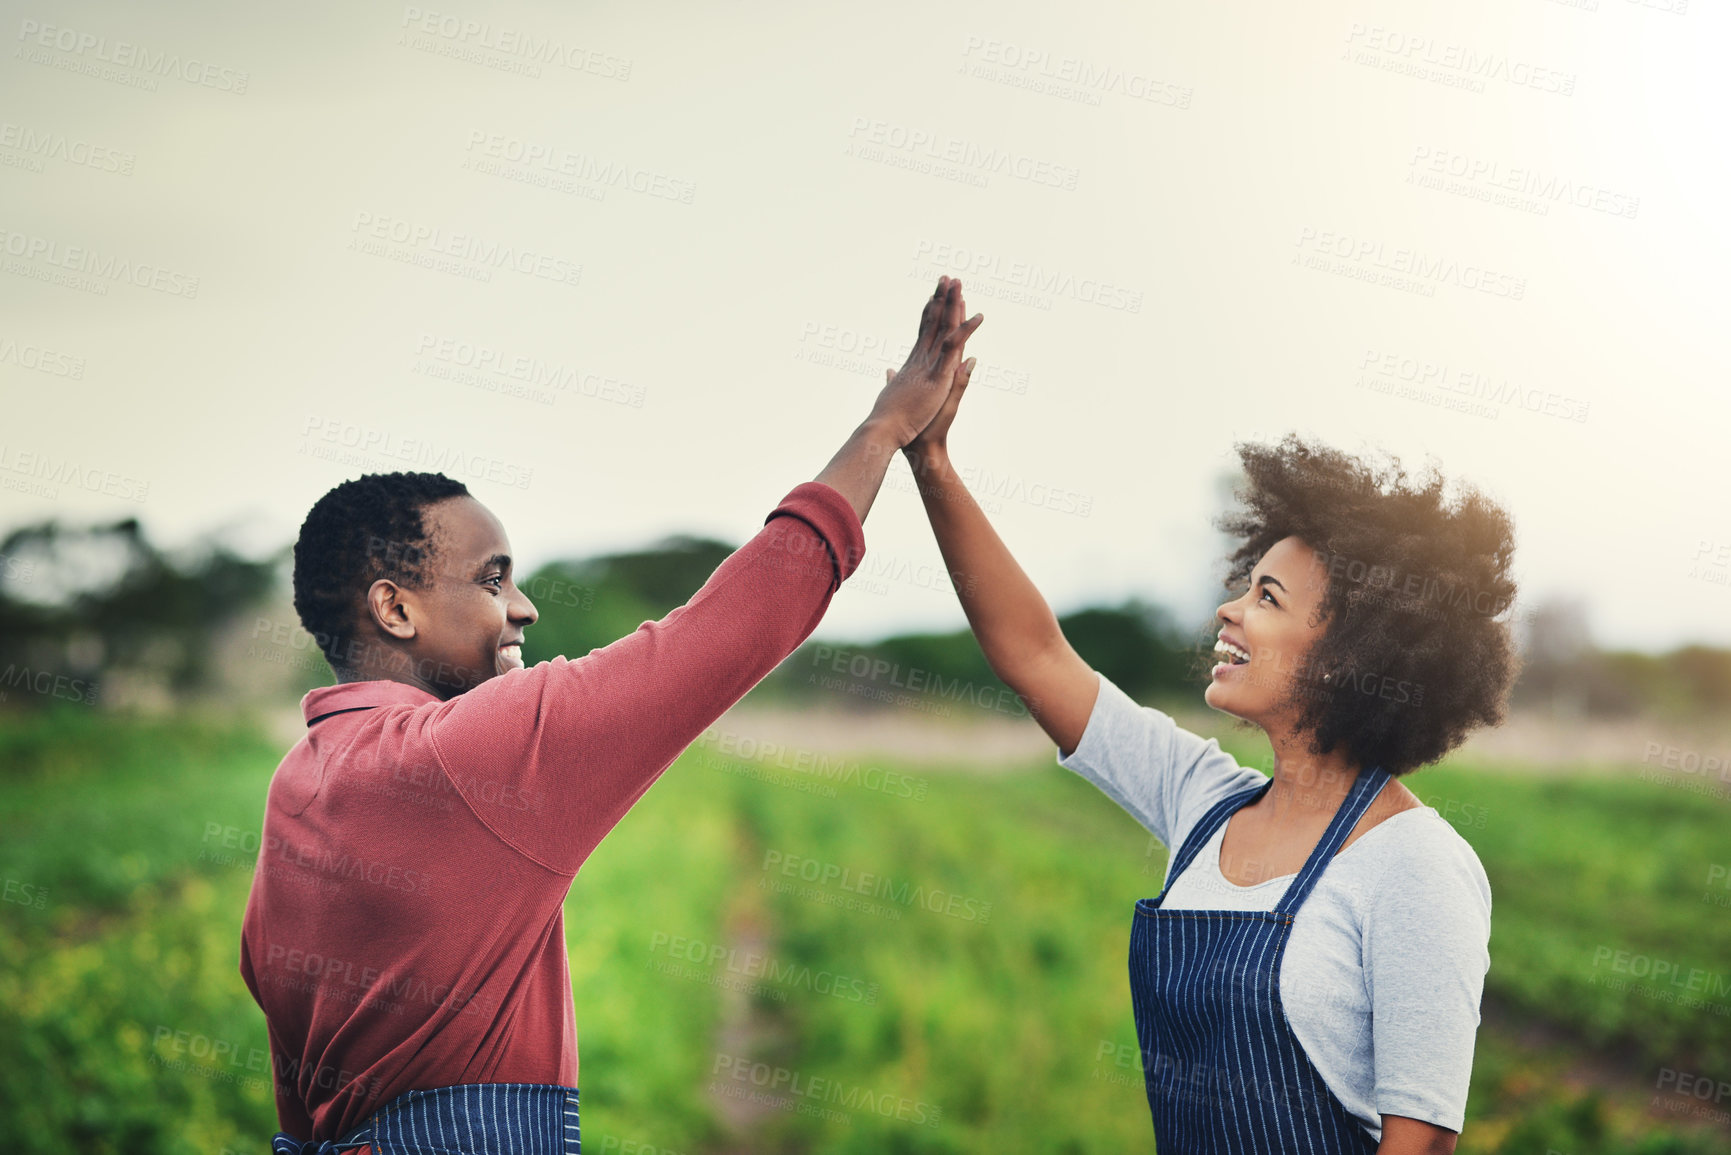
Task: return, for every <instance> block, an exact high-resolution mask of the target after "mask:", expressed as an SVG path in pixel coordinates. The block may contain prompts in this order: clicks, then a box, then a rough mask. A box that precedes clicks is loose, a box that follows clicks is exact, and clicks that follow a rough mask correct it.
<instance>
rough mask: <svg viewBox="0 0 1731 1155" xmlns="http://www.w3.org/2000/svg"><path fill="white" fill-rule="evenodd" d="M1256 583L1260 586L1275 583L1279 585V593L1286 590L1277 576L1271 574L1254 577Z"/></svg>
mask: <svg viewBox="0 0 1731 1155" xmlns="http://www.w3.org/2000/svg"><path fill="white" fill-rule="evenodd" d="M1256 584H1257V585H1259V586H1261V585H1277V586H1280V592H1281V593H1285V592H1286V586H1285V585H1284V584H1282V583H1281V580H1280V579H1279V578H1277V577H1274V576H1273V575H1271V574H1263V575H1262V576H1261V577H1259V578H1257V579H1256Z"/></svg>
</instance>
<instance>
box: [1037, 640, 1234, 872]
mask: <svg viewBox="0 0 1731 1155" xmlns="http://www.w3.org/2000/svg"><path fill="white" fill-rule="evenodd" d="M1095 673H1096V676H1098V677H1099V679H1100V695H1099V697H1098V698H1096V699H1095V701H1094V710H1093V712H1092V713H1091V714H1089V715H1088V725H1087V727H1086V728H1085V729H1084V730H1083V731H1082V740H1081V741H1080V742H1078V743H1077V744H1076V748H1075V749H1074V750H1072V751H1070V755H1069V757H1065V756H1064V755H1063V754H1059V755H1058V765H1060V766H1062V767H1064V768H1065V769H1066V770H1073V771H1075V772H1076V773H1077V774H1080V775H1081V776H1082V777H1084V778H1086V779H1087V780H1088V781H1090V782H1092V783H1093V784H1094V785H1096V786H1098V787H1099V788H1100V790H1101V792H1102V793H1104V794H1105V795H1106V797H1108V798H1110V799H1111V800H1112V801H1114V802H1116V803H1117V804H1118V805H1120V806H1122V807H1123V808H1124V809H1125V810H1126V811H1128V812H1129V814H1130V816H1131V817H1132V818H1134V819H1135V820H1136V821H1137V822H1140V823H1141V824H1142V826H1143V827H1144V828H1145V829H1146V830H1147V831H1148V832H1149V833H1150V834H1152V835H1153V836H1154V837H1155V838H1157V839H1159V840H1160V842H1161V843H1162V844H1163V845H1165V846H1167V847H1169V848H1170V847H1172V846H1173V845H1174V844H1175V840H1177V839H1181V838H1182V837H1183V836H1184V834H1185V833H1186V832H1187V831H1188V830H1189V829H1190V827H1191V826H1192V825H1193V824H1194V823H1195V821H1196V820H1197V819H1198V818H1200V817H1201V816H1202V815H1203V814H1204V813H1206V812H1207V810H1208V808H1209V807H1210V806H1212V805H1214V803H1216V802H1218V801H1219V800H1220V799H1222V798H1224V797H1226V796H1227V795H1229V794H1232V793H1235V792H1236V791H1239V790H1243V789H1246V788H1248V787H1250V786H1255V785H1259V784H1260V783H1261V782H1262V781H1263V780H1264V778H1263V775H1261V774H1260V773H1258V772H1257V771H1255V770H1253V769H1249V768H1246V767H1243V766H1240V765H1239V764H1238V761H1237V760H1236V759H1235V758H1233V757H1232V755H1230V754H1228V753H1227V752H1226V751H1224V750H1222V749H1221V748H1220V743H1219V742H1217V741H1215V740H1214V739H1213V738H1203V737H1201V736H1200V735H1198V734H1194V733H1192V732H1191V731H1189V730H1186V729H1184V727H1182V726H1180V725H1178V723H1177V722H1176V721H1174V720H1173V718H1172V716H1171V715H1170V714H1167V713H1166V712H1164V711H1162V710H1158V709H1155V708H1154V707H1153V706H1142V705H1138V704H1137V703H1136V700H1135V699H1133V698H1131V697H1130V695H1128V694H1126V693H1125V692H1124V691H1123V690H1121V689H1119V688H1118V686H1117V685H1116V684H1114V683H1113V682H1112V680H1111V679H1110V678H1108V677H1106V675H1104V674H1101V673H1099V671H1095Z"/></svg>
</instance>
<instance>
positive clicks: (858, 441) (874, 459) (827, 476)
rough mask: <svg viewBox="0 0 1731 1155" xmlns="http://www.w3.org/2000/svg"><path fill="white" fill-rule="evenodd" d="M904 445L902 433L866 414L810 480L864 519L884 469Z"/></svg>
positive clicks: (882, 478) (878, 486) (881, 481)
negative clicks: (846, 503)
mask: <svg viewBox="0 0 1731 1155" xmlns="http://www.w3.org/2000/svg"><path fill="white" fill-rule="evenodd" d="M904 444H906V440H905V439H904V437H903V435H902V434H901V433H899V432H898V431H896V430H895V429H893V428H892V427H891V426H890V423H888V422H886V421H882V420H879V419H877V418H872V417H868V418H866V420H865V421H863V422H862V423H861V424H860V426H859V428H858V429H855V430H854V431H853V435H852V436H850V437H849V438H848V439H847V441H845V442H843V443H842V447H841V448H840V449H838V450H837V451H836V455H835V456H834V457H832V458H830V459H829V464H828V465H826V466H824V467H823V472H822V473H820V474H818V475H817V476H816V477H815V478H813V480H814V481H821V482H823V483H824V484H825V485H827V486H829V487H830V488H831V489H833V490H835V491H836V492H837V493H839V494H841V495H842V496H843V497H845V498H847V500H848V504H849V505H851V506H853V511H854V513H856V514H857V515H859V519H860V520H861V521H864V520H865V517H866V514H867V513H869V512H871V507H872V502H873V501H874V500H875V499H876V498H877V495H878V489H879V488H880V487H882V485H883V483H884V472H885V471H886V470H888V469H889V465H890V461H891V459H893V458H894V457H895V455H896V454H897V453H898V452H900V450H901V447H902V446H903V445H904Z"/></svg>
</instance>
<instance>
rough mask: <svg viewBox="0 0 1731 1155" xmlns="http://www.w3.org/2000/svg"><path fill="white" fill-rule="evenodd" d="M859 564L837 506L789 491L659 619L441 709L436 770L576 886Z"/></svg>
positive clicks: (809, 487) (855, 538) (852, 518)
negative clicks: (614, 833) (628, 819)
mask: <svg viewBox="0 0 1731 1155" xmlns="http://www.w3.org/2000/svg"><path fill="white" fill-rule="evenodd" d="M864 554H865V531H864V529H863V527H862V526H861V525H860V521H859V516H858V515H857V514H856V513H855V512H854V509H853V506H852V505H850V504H849V503H848V501H847V499H845V498H844V497H842V495H841V494H840V493H838V492H836V491H835V490H834V489H832V488H831V487H829V486H827V485H824V484H822V483H820V482H815V481H814V482H806V483H804V484H802V485H799V486H796V487H795V488H794V489H793V490H792V491H791V492H790V493H789V494H788V495H787V497H786V498H785V499H784V500H783V501H782V502H781V504H780V505H778V506H776V508H775V509H774V510H773V511H772V512H771V513H770V515H769V516H768V517H767V518H766V519H765V525H764V527H763V528H762V529H761V530H759V531H758V532H757V535H756V536H755V537H753V538H752V539H751V540H750V541H748V542H747V543H746V544H744V545H742V546H741V547H740V548H739V549H737V550H735V551H734V552H733V553H732V554H731V555H729V556H728V558H727V559H726V560H725V561H723V562H722V563H721V565H719V566H718V567H716V570H715V572H714V573H713V574H711V575H710V578H709V580H708V581H707V582H705V583H704V586H703V588H702V589H700V590H698V591H697V593H696V594H695V595H693V596H692V598H691V600H690V601H689V602H687V603H686V604H685V605H683V606H680V607H679V608H677V609H675V610H673V611H672V612H671V613H669V614H668V615H667V616H666V617H664V618H662V619H661V620H660V621H655V622H644V623H643V624H642V625H641V626H639V627H638V628H637V629H636V630H635V631H634V632H632V633H631V634H629V635H627V636H625V637H623V638H620V639H619V640H618V641H616V642H614V643H612V644H611V645H609V646H605V647H603V648H601V649H598V650H594V651H592V652H590V653H589V654H588V655H586V656H584V657H581V658H578V659H577V660H576V661H569V660H567V659H565V658H563V657H559V658H554V659H552V660H551V661H546V662H541V663H538V664H537V665H535V666H533V667H531V668H529V669H525V670H513V671H511V672H509V673H507V674H503V675H500V676H499V677H496V678H491V679H489V680H487V681H486V682H483V683H482V684H481V685H479V686H477V687H475V688H474V689H472V690H469V691H468V692H466V693H463V694H459V695H458V696H457V697H455V698H453V699H451V700H450V701H448V702H444V703H442V704H441V705H440V706H439V707H438V708H437V709H436V710H435V711H434V712H433V714H432V717H431V719H430V723H429V731H430V735H431V738H430V740H431V742H432V746H433V750H434V753H435V755H436V757H437V759H438V762H439V765H440V768H441V769H442V770H443V771H444V773H445V774H446V775H447V776H448V777H450V778H451V779H452V781H453V782H454V783H455V785H456V788H457V789H458V791H459V792H460V793H462V795H463V797H464V799H465V800H466V801H467V802H468V803H469V805H470V807H471V808H472V809H473V810H474V811H475V813H476V814H477V816H479V817H480V819H481V821H482V822H484V823H485V824H486V825H487V826H488V827H489V828H490V829H492V831H493V832H494V833H495V834H496V835H498V836H499V837H500V838H501V839H503V840H504V841H505V842H506V843H508V844H510V845H511V846H513V847H515V848H516V849H517V850H519V851H521V852H522V853H523V854H526V855H528V856H529V857H530V858H532V859H534V860H535V861H537V862H539V863H540V864H542V865H543V866H546V867H548V868H550V869H553V870H555V871H558V872H559V873H561V874H575V873H576V872H577V869H578V867H579V866H581V865H582V863H583V861H584V859H586V858H587V857H588V856H589V854H590V853H591V852H592V851H593V850H594V848H595V846H596V845H597V844H598V843H599V842H600V841H601V839H602V838H603V837H604V836H605V835H606V834H607V832H608V831H609V830H611V829H612V828H613V827H614V826H615V825H617V824H618V822H619V820H620V819H621V818H623V817H624V816H625V814H626V813H627V812H628V811H629V810H630V809H631V807H632V806H633V805H634V804H635V803H636V801H637V799H638V798H639V797H641V796H642V795H643V793H644V791H646V790H648V789H649V787H650V785H651V784H652V783H654V781H655V780H656V779H657V778H658V777H660V776H661V773H662V772H663V771H664V770H666V769H667V767H668V766H669V765H670V764H672V762H673V760H674V759H675V758H677V757H678V756H679V753H680V752H681V751H682V750H684V749H685V747H686V746H687V745H689V744H690V743H691V742H692V741H693V740H695V739H696V738H697V737H698V736H699V735H701V734H702V733H703V731H704V729H705V728H707V727H708V726H709V725H711V724H712V723H713V722H714V721H715V719H716V718H717V717H719V716H720V715H721V714H722V713H723V712H724V711H726V710H727V708H728V707H729V706H731V705H733V704H734V703H735V702H737V701H738V700H739V699H740V698H741V697H743V696H744V694H745V692H746V691H747V690H749V689H751V687H752V686H754V685H756V684H757V682H758V681H760V680H761V679H762V678H763V677H764V675H766V674H768V673H769V672H770V671H771V670H773V669H774V668H775V667H776V666H777V665H778V664H779V663H780V662H781V661H782V659H783V658H785V657H787V655H788V654H790V653H792V652H793V650H794V648H795V647H797V646H798V645H799V644H800V643H801V642H802V641H804V640H805V639H806V638H807V637H808V636H809V635H810V634H811V632H812V630H814V629H815V628H816V627H817V624H818V622H819V621H820V620H822V618H823V614H824V611H825V609H827V608H828V606H829V601H830V597H831V596H832V595H833V594H834V592H835V591H836V590H837V589H838V588H840V585H841V583H842V582H843V581H844V580H846V578H847V577H848V576H849V575H850V574H852V573H853V572H854V570H855V569H857V568H858V566H859V562H860V559H861V558H862V557H863V556H864Z"/></svg>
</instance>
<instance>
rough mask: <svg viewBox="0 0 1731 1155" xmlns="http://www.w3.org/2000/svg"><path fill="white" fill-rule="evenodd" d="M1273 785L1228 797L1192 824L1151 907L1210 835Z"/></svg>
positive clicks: (1163, 897)
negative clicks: (1164, 883)
mask: <svg viewBox="0 0 1731 1155" xmlns="http://www.w3.org/2000/svg"><path fill="white" fill-rule="evenodd" d="M1273 785H1274V779H1272V778H1270V779H1269V780H1268V781H1266V782H1264V783H1263V784H1262V785H1260V786H1252V787H1250V789H1248V790H1241V791H1239V792H1238V793H1237V794H1228V795H1227V796H1226V797H1225V798H1222V799H1221V800H1220V801H1218V802H1216V803H1215V804H1214V805H1213V806H1212V807H1210V808H1209V810H1208V812H1207V813H1206V814H1204V815H1203V816H1202V817H1201V818H1198V819H1197V820H1196V825H1194V826H1192V827H1191V828H1190V833H1189V834H1186V835H1185V836H1184V841H1183V842H1182V843H1181V844H1180V845H1179V847H1178V856H1177V857H1176V858H1174V859H1173V860H1172V865H1171V866H1170V867H1169V868H1168V869H1167V871H1166V885H1165V887H1163V888H1162V889H1161V891H1160V897H1159V898H1156V899H1155V900H1154V905H1155V906H1162V905H1164V904H1165V902H1166V892H1167V891H1168V890H1171V889H1172V884H1173V883H1174V882H1177V881H1178V876H1179V875H1180V874H1183V873H1184V868H1185V867H1187V866H1189V865H1190V860H1191V859H1192V858H1195V857H1196V853H1197V851H1199V850H1201V849H1202V848H1203V847H1204V846H1207V845H1208V840H1209V839H1210V838H1213V837H1214V831H1215V830H1216V829H1217V828H1218V827H1219V826H1220V824H1221V823H1223V822H1225V821H1226V820H1227V819H1228V818H1231V817H1232V813H1233V811H1235V810H1237V809H1238V808H1239V807H1240V806H1248V805H1250V803H1252V802H1255V801H1256V800H1257V799H1258V798H1261V797H1262V796H1263V795H1264V794H1266V793H1268V788H1269V787H1271V786H1273Z"/></svg>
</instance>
